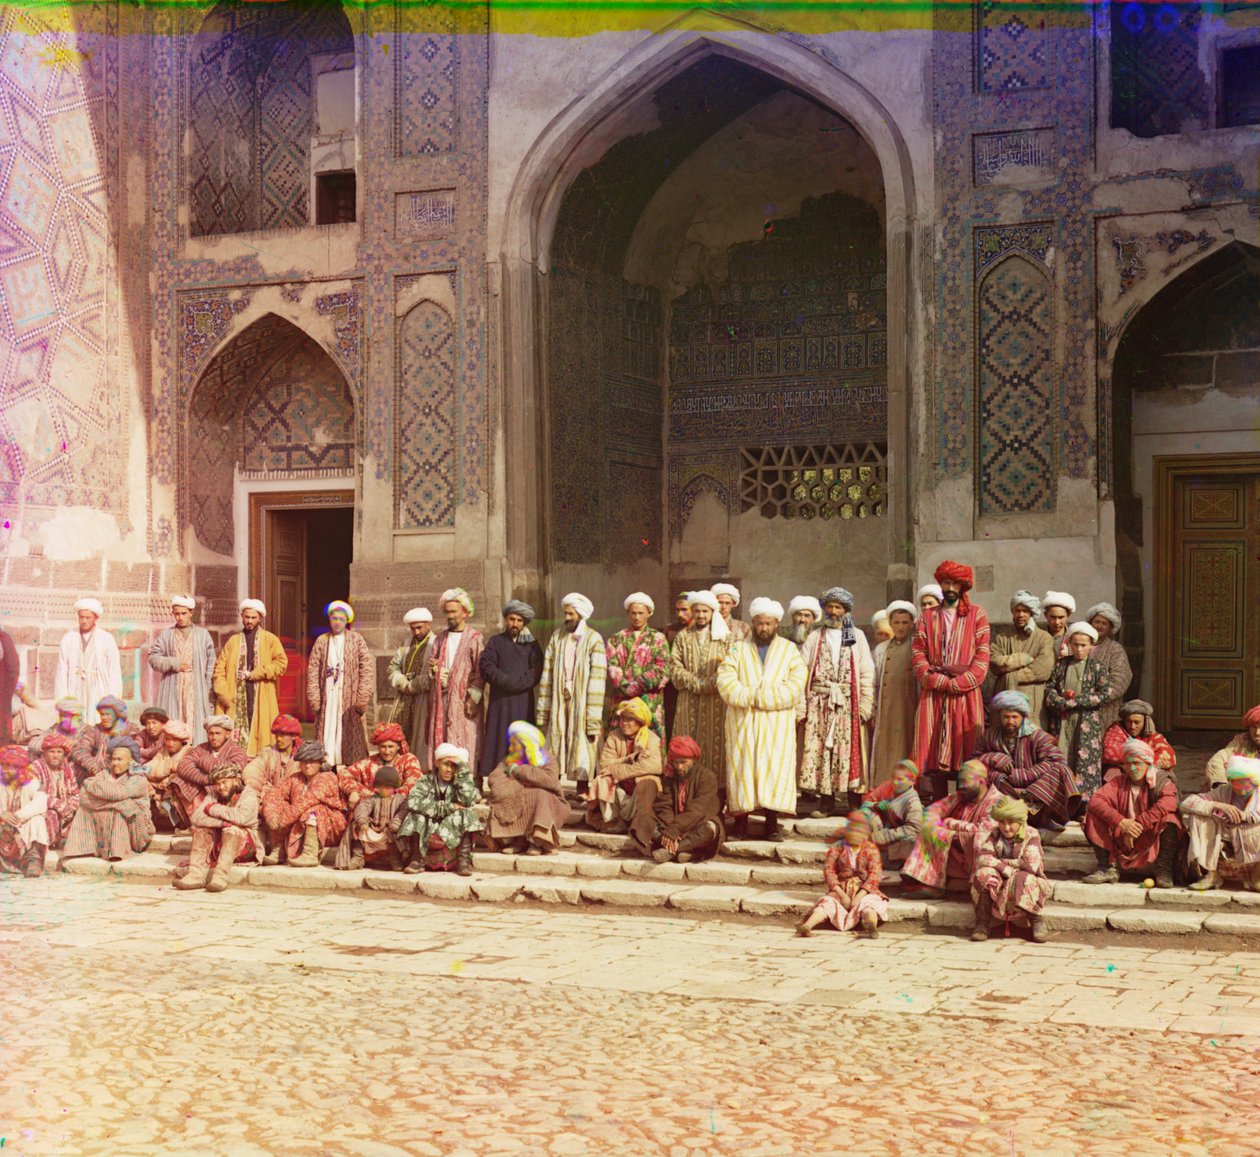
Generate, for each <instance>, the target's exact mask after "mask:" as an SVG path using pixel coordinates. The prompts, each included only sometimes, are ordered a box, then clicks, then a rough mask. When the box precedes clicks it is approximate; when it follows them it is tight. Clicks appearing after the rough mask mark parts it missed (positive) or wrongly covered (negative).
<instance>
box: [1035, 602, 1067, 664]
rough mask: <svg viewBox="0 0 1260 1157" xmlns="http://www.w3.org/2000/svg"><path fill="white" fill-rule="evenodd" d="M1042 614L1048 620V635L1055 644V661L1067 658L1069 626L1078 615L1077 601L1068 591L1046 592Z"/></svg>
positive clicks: (1042, 604) (1042, 603)
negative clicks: (1074, 616)
mask: <svg viewBox="0 0 1260 1157" xmlns="http://www.w3.org/2000/svg"><path fill="white" fill-rule="evenodd" d="M1041 613H1042V616H1043V617H1044V618H1045V620H1046V634H1047V635H1049V636H1050V641H1051V642H1052V643H1053V644H1054V657H1055V659H1056V660H1058V659H1062V658H1064V657H1066V655H1067V653H1068V641H1067V634H1066V632H1067V625H1068V623H1070V622H1071V621H1072V616H1073V615H1074V614H1076V600H1075V599H1074V598H1073V597H1072V596H1071V595H1070V594H1068V593H1067V591H1046V593H1045V595H1043V596H1042V599H1041Z"/></svg>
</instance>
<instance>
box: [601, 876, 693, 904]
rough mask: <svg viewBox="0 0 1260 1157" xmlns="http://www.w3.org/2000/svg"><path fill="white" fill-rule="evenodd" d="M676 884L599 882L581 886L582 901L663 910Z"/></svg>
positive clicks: (621, 881)
mask: <svg viewBox="0 0 1260 1157" xmlns="http://www.w3.org/2000/svg"><path fill="white" fill-rule="evenodd" d="M677 891H679V888H678V886H677V885H676V884H663V883H657V882H656V881H655V880H601V881H598V882H593V883H589V884H588V883H583V884H582V899H583V900H590V901H592V902H594V903H597V904H621V905H624V906H625V907H628V908H663V907H664V906H665V904H666V902H667V901H668V900H669V898H670V896H672V895H673V894H674V893H675V892H677Z"/></svg>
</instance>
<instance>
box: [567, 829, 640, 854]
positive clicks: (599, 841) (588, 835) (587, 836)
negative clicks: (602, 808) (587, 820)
mask: <svg viewBox="0 0 1260 1157" xmlns="http://www.w3.org/2000/svg"><path fill="white" fill-rule="evenodd" d="M577 842H578V843H579V844H581V845H582V847H584V848H598V849H599V850H600V851H601V852H621V851H624V850H625V849H626V848H628V847H629V846H630V837H629V836H610V835H606V834H605V833H604V832H578V833H577Z"/></svg>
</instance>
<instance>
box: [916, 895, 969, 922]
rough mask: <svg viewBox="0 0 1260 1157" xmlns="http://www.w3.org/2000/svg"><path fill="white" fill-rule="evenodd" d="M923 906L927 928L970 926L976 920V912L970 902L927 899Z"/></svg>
mask: <svg viewBox="0 0 1260 1157" xmlns="http://www.w3.org/2000/svg"><path fill="white" fill-rule="evenodd" d="M925 906H926V907H927V918H928V927H929V928H970V927H971V926H972V925H973V924H975V922H976V912H975V909H974V908H972V906H971V905H970V904H958V903H953V902H951V901H949V900H928V901H927V902H926V905H925Z"/></svg>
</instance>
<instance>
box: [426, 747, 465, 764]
mask: <svg viewBox="0 0 1260 1157" xmlns="http://www.w3.org/2000/svg"><path fill="white" fill-rule="evenodd" d="M440 759H453V760H455V762H456V763H467V762H468V749H467V748H465V747H457V746H456V745H455V744H454V743H439V744H438V745H437V749H436V750H435V751H434V752H433V761H434V762H435V763H436V762H437V761H438V760H440Z"/></svg>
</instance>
